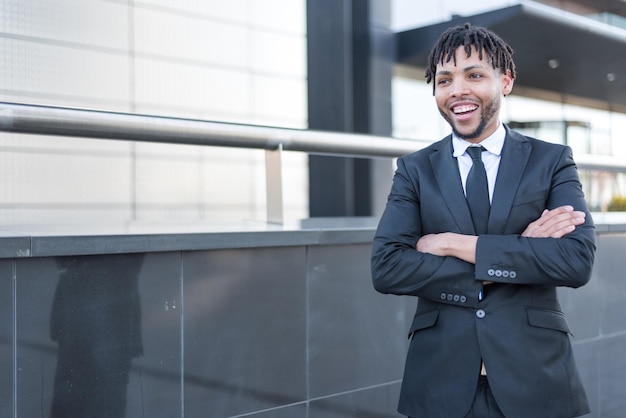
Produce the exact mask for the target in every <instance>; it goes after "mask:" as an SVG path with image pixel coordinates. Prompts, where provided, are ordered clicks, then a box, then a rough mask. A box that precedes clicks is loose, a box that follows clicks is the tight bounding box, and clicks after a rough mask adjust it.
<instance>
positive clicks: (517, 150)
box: [488, 128, 531, 234]
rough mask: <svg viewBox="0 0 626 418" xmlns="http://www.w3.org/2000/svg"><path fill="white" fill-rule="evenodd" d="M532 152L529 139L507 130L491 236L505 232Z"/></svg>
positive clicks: (491, 213)
mask: <svg viewBox="0 0 626 418" xmlns="http://www.w3.org/2000/svg"><path fill="white" fill-rule="evenodd" d="M530 151H531V146H530V143H529V142H528V139H526V138H525V137H524V136H522V135H520V134H518V133H517V132H514V131H510V130H509V129H508V128H507V135H506V139H505V141H504V147H503V148H502V157H501V159H500V167H499V168H498V177H497V180H496V188H495V190H494V195H493V202H492V205H491V211H490V213H489V225H488V231H489V233H490V234H494V233H495V234H502V233H503V232H504V228H505V226H506V221H507V218H508V216H509V213H510V211H511V206H512V205H513V199H514V198H515V194H516V193H517V189H518V187H519V184H520V182H521V180H522V175H523V174H524V170H525V169H526V164H527V163H528V158H529V157H530Z"/></svg>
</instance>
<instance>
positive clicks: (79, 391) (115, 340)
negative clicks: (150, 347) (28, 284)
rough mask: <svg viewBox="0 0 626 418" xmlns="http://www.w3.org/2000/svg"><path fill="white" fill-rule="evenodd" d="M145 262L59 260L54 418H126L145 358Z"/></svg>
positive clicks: (139, 258) (53, 328) (131, 258)
mask: <svg viewBox="0 0 626 418" xmlns="http://www.w3.org/2000/svg"><path fill="white" fill-rule="evenodd" d="M142 262H143V254H125V255H97V256H82V257H59V258H58V259H57V266H58V268H59V284H58V287H57V289H56V293H55V296H54V302H53V305H52V314H51V324H50V335H51V338H52V340H54V341H56V342H57V344H58V359H57V369H56V375H55V381H54V394H53V400H52V411H51V417H52V418H61V417H64V418H66V417H90V418H104V417H111V418H121V417H124V416H125V409H126V390H127V385H128V375H129V371H130V367H131V360H132V359H133V358H134V357H137V356H140V355H142V354H143V345H142V339H141V305H140V298H139V290H138V280H137V276H138V274H139V271H140V268H141V264H142Z"/></svg>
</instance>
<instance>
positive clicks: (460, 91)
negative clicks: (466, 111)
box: [450, 80, 469, 97]
mask: <svg viewBox="0 0 626 418" xmlns="http://www.w3.org/2000/svg"><path fill="white" fill-rule="evenodd" d="M451 87H452V88H451V89H450V95H451V96H452V97H460V96H464V95H466V94H468V93H469V87H468V85H467V83H466V82H465V80H455V81H454V83H452V86H451Z"/></svg>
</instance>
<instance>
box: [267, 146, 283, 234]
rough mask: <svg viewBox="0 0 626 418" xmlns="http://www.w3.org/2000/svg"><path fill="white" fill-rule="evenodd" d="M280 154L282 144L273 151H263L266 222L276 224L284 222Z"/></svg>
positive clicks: (281, 152)
mask: <svg viewBox="0 0 626 418" xmlns="http://www.w3.org/2000/svg"><path fill="white" fill-rule="evenodd" d="M282 154H283V146H282V144H279V145H278V148H277V149H275V150H265V184H266V185H265V194H266V198H267V202H266V207H267V221H268V222H270V223H276V224H282V223H283V222H284V215H283V170H282Z"/></svg>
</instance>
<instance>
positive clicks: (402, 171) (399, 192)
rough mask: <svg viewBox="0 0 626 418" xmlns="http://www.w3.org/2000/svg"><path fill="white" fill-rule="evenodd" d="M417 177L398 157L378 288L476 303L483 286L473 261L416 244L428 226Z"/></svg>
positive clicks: (377, 263) (375, 260)
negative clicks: (424, 249) (421, 248)
mask: <svg viewBox="0 0 626 418" xmlns="http://www.w3.org/2000/svg"><path fill="white" fill-rule="evenodd" d="M416 176H417V174H416V173H412V176H411V175H409V173H408V170H407V167H406V164H405V161H404V159H402V158H401V159H399V160H398V168H397V170H396V173H395V176H394V180H393V185H392V187H391V192H390V194H389V198H388V201H387V206H386V208H385V211H384V213H383V215H382V217H381V219H380V222H379V224H378V229H377V231H376V235H375V237H374V242H373V247H372V266H371V267H372V280H373V284H374V288H375V289H376V290H377V291H379V292H381V293H392V294H396V295H412V296H419V297H421V298H425V299H430V300H435V301H438V302H442V303H449V304H455V305H461V306H474V305H475V304H476V303H477V301H478V293H479V291H480V288H481V286H480V282H478V281H476V280H475V279H474V265H473V264H470V263H466V262H465V261H462V260H460V259H458V258H455V257H439V256H435V255H432V254H425V253H421V252H418V251H417V250H416V248H415V245H416V243H417V240H418V239H419V238H420V236H421V235H422V229H423V228H422V222H423V220H422V218H421V211H420V188H419V179H417V178H415V177H416Z"/></svg>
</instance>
